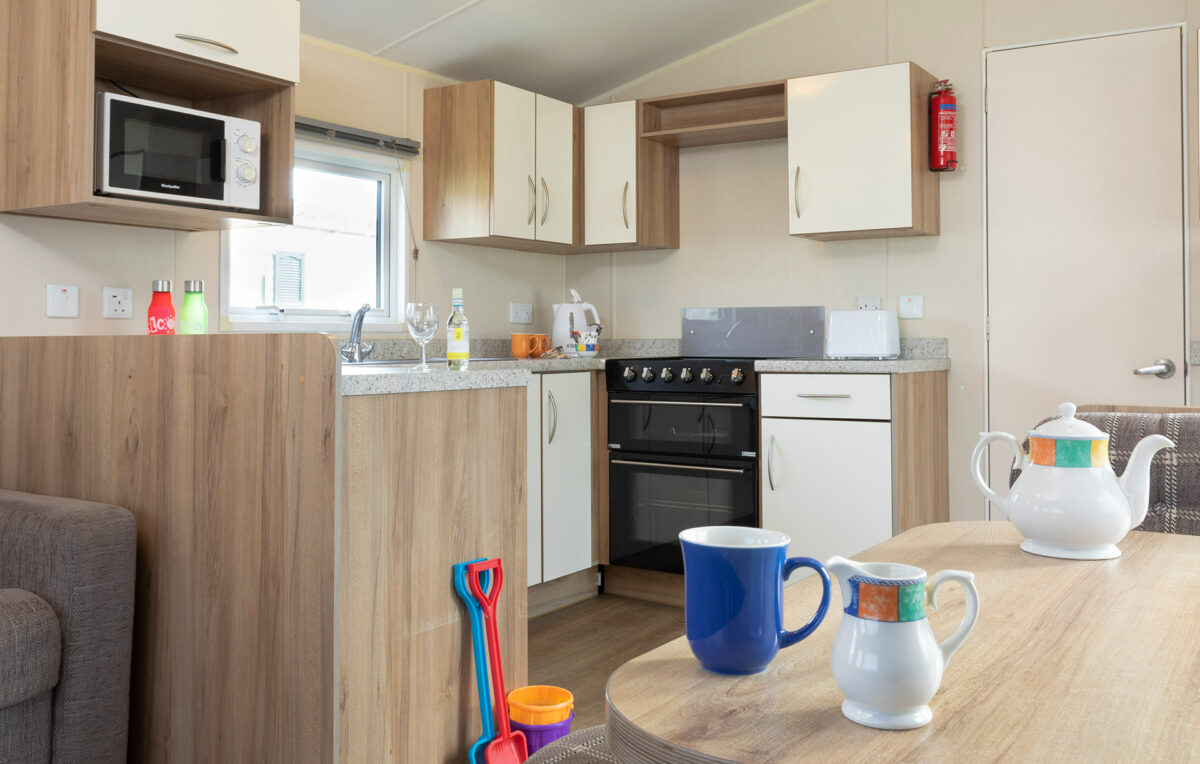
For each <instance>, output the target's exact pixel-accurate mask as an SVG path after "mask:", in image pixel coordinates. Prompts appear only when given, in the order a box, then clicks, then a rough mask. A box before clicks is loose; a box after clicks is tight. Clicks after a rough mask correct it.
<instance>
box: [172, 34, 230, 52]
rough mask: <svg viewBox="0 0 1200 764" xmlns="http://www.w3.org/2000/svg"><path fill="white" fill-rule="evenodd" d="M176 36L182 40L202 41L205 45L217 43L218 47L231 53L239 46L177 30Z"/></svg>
mask: <svg viewBox="0 0 1200 764" xmlns="http://www.w3.org/2000/svg"><path fill="white" fill-rule="evenodd" d="M175 36H176V37H178V38H179V39H180V40H187V41H188V42H202V43H204V44H205V45H215V46H217V47H218V48H223V49H225V50H227V51H229V52H230V53H237V52H238V49H237V48H235V47H233V46H232V45H229V44H227V43H223V42H221V41H220V40H212V39H209V38H207V37H197V36H196V35H194V34H180V33H179V32H176V33H175Z"/></svg>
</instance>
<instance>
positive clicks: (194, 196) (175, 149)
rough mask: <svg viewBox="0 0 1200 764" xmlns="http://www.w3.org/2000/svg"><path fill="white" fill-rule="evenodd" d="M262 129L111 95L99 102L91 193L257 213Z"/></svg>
mask: <svg viewBox="0 0 1200 764" xmlns="http://www.w3.org/2000/svg"><path fill="white" fill-rule="evenodd" d="M261 144H262V126H261V125H260V124H259V123H258V122H255V121H253V120H249V119H239V118H237V117H227V116H223V115H221V114H213V113H211V112H207V111H198V110H196V109H187V108H184V107H182V106H174V105H172V104H166V103H158V102H156V101H147V100H145V99H143V98H132V97H129V96H124V95H118V94H116V93H98V94H97V96H96V193H97V194H105V195H111V196H127V197H135V198H138V199H153V200H157V201H171V202H175V203H181V204H194V205H202V206H208V207H224V208H232V209H238V210H251V211H254V210H258V209H259V175H260V172H259V170H260V167H259V163H260V161H261V160H260V157H261Z"/></svg>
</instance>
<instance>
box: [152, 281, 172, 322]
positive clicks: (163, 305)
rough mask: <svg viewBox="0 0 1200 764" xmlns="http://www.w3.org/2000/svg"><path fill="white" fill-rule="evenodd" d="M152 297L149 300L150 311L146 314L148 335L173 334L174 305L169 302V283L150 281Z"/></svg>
mask: <svg viewBox="0 0 1200 764" xmlns="http://www.w3.org/2000/svg"><path fill="white" fill-rule="evenodd" d="M150 288H151V289H152V290H154V296H153V297H151V298H150V310H149V311H147V313H146V328H147V330H148V333H149V334H174V333H175V304H174V303H173V302H171V282H170V281H151V282H150Z"/></svg>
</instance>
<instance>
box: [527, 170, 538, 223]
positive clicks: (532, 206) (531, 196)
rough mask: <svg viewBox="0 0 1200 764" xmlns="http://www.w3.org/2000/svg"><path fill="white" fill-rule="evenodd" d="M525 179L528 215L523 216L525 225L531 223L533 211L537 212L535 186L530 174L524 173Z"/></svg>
mask: <svg viewBox="0 0 1200 764" xmlns="http://www.w3.org/2000/svg"><path fill="white" fill-rule="evenodd" d="M525 179H526V180H528V181H529V217H527V218H525V225H533V213H535V212H537V188H536V187H535V186H534V185H533V176H532V175H526V176H525Z"/></svg>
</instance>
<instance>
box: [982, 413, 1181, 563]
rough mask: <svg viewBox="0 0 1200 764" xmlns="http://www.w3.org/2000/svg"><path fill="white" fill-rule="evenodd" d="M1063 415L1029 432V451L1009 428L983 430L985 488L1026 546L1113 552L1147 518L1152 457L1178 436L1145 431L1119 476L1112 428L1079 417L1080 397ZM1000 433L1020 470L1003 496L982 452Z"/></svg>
mask: <svg viewBox="0 0 1200 764" xmlns="http://www.w3.org/2000/svg"><path fill="white" fill-rule="evenodd" d="M1058 412H1059V418H1058V419H1053V420H1051V421H1049V422H1046V423H1045V424H1043V425H1042V426H1041V427H1038V428H1037V429H1035V430H1032V431H1031V432H1030V433H1029V453H1028V454H1026V453H1025V450H1024V449H1023V448H1022V447H1021V444H1020V443H1019V442H1018V441H1017V439H1016V438H1014V437H1013V436H1012V435H1009V434H1008V433H1006V432H983V433H980V434H979V444H978V445H976V446H975V452H974V453H973V454H971V474H972V475H973V476H974V478H975V483H976V485H978V486H979V490H981V491H983V495H984V496H986V497H987V498H988V500H990V501H991V502H992V503H993V504H995V505H996V506H997V507H999V508H1000V511H1001V512H1003V513H1004V516H1005V517H1007V518H1008V519H1009V520H1011V521H1012V524H1013V525H1014V526H1016V528H1017V530H1018V531H1020V533H1021V535H1022V536H1024V537H1025V541H1024V542H1023V543H1022V544H1021V548H1022V549H1024V550H1025V551H1026V552H1030V553H1032V554H1040V555H1043V556H1045V557H1061V558H1064V559H1068V560H1109V559H1112V558H1114V557H1120V556H1121V550H1120V549H1118V548H1117V543H1118V542H1120V541H1121V539H1123V538H1125V534H1127V533H1129V531H1130V529H1132V528H1136V527H1137V526H1139V525H1141V524H1142V521H1143V520H1145V519H1146V509H1147V508H1148V505H1149V503H1150V462H1151V461H1152V460H1153V459H1154V454H1156V453H1158V451H1159V450H1161V449H1163V448H1173V447H1174V446H1175V444H1174V443H1173V442H1172V441H1171V440H1170V439H1169V438H1167V437H1166V436H1163V435H1147V436H1146V437H1144V438H1142V439H1141V440H1140V441H1139V442H1138V444H1137V445H1136V446H1134V449H1133V453H1132V454H1131V455H1130V456H1129V463H1128V464H1127V465H1126V466H1125V473H1124V474H1123V475H1121V477H1119V478H1118V477H1117V476H1116V473H1114V472H1113V469H1112V467H1111V466H1110V465H1109V461H1108V440H1109V438H1108V434H1107V433H1104V432H1101V431H1100V430H1099V429H1098V428H1096V427H1094V426H1092V425H1091V424H1089V423H1087V422H1084V421H1082V420H1079V419H1076V418H1075V404H1074V403H1064V404H1062V405H1061V406H1059V407H1058ZM993 440H1001V441H1004V442H1005V443H1008V444H1009V445H1010V446H1012V449H1013V451H1014V452H1015V453H1016V455H1017V461H1016V465H1015V469H1018V470H1020V471H1021V474H1020V476H1019V477H1018V478H1017V479H1016V481H1015V482H1014V483H1013V485H1012V488H1011V489H1009V492H1008V496H1000V495H999V494H997V493H996V492H995V491H993V490H992V489H991V487H990V486H988V484H987V481H986V480H985V479H984V477H983V455H984V453H986V451H987V446H988V444H989V443H991V442H992V441H993Z"/></svg>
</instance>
